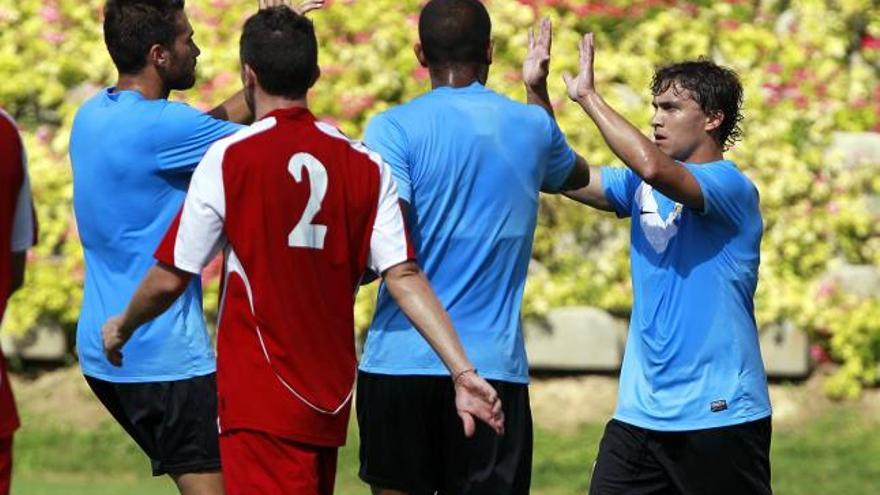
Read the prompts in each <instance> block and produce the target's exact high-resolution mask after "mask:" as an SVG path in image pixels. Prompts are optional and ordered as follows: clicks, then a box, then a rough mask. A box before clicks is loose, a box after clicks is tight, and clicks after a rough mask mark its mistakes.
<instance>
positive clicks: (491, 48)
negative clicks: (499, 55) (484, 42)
mask: <svg viewBox="0 0 880 495" xmlns="http://www.w3.org/2000/svg"><path fill="white" fill-rule="evenodd" d="M494 51H495V40H489V46H487V47H486V65H492V53H493V52H494Z"/></svg>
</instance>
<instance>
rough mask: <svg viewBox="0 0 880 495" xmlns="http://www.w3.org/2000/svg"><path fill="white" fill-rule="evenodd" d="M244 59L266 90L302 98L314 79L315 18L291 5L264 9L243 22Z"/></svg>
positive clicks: (242, 58)
mask: <svg viewBox="0 0 880 495" xmlns="http://www.w3.org/2000/svg"><path fill="white" fill-rule="evenodd" d="M240 53H241V62H242V64H247V65H249V66H250V67H251V69H253V70H254V72H255V73H256V74H257V80H259V82H260V87H262V88H263V89H264V90H265V91H266V92H267V93H269V94H271V95H275V96H284V97H287V98H294V99H295V98H301V97H302V96H305V94H306V92H308V90H309V87H310V86H311V85H312V83H313V82H314V76H315V69H316V68H317V67H318V40H317V39H316V38H315V27H314V25H312V21H310V20H308V19H306V18H305V17H303V16H301V15H299V14H297V13H296V12H294V11H293V10H291V9H290V8H289V7H285V6H279V7H273V8H269V9H263V10H260V11H259V12H257V13H256V14H254V15H252V16H251V17H250V18H249V19H248V20H247V22H245V23H244V30H243V31H242V33H241V46H240Z"/></svg>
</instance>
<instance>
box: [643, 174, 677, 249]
mask: <svg viewBox="0 0 880 495" xmlns="http://www.w3.org/2000/svg"><path fill="white" fill-rule="evenodd" d="M635 199H636V205H637V206H638V207H639V223H640V224H641V226H642V232H644V233H645V238H646V239H648V243H649V244H650V245H651V247H652V248H654V251H656V252H657V254H660V253H663V252H664V251H666V248H667V247H668V246H669V241H671V240H672V238H673V237H675V235H676V234H678V224H677V223H676V220H678V219H679V218H680V217H681V212H682V206H681V204H679V203H675V207H674V208H673V209H672V211H670V212H669V214H668V215H666V218H663V217H661V216H660V207H659V205H658V204H657V199H656V198H655V197H654V188H653V187H651V185H650V184H648V183H645V182H642V183H641V185H639V188H638V189H636V195H635Z"/></svg>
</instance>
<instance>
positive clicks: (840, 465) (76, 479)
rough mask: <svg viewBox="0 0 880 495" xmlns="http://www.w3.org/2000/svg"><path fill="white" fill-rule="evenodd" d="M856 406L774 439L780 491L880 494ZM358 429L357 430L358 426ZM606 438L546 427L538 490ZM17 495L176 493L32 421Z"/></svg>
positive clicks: (119, 446) (353, 478) (108, 428)
mask: <svg viewBox="0 0 880 495" xmlns="http://www.w3.org/2000/svg"><path fill="white" fill-rule="evenodd" d="M873 416H874V414H873V413H866V412H865V411H863V410H861V409H859V408H858V407H857V406H855V405H843V406H835V407H833V408H831V409H829V410H827V411H825V412H824V413H822V414H821V415H820V416H818V417H816V418H815V419H813V420H811V421H810V422H809V423H807V424H804V425H798V426H787V427H786V428H782V429H777V431H775V432H774V436H773V451H772V467H773V486H774V492H775V493H776V494H781V495H843V494H846V495H877V494H880V428H878V426H880V422H878V418H876V417H873ZM352 428H354V426H353V427H352ZM601 433H602V425H601V424H585V425H581V426H580V427H577V428H575V429H573V431H571V432H568V433H562V432H557V431H550V430H546V429H541V428H538V429H537V430H536V432H535V456H534V457H535V459H534V469H533V482H532V487H533V490H532V493H534V494H536V495H563V494H565V495H570V494H583V493H585V492H586V489H587V487H588V480H587V477H588V469H589V466H590V465H591V464H592V461H593V458H594V456H595V453H596V448H597V445H598V442H599V438H600V436H601ZM15 456H16V457H15V478H14V481H13V491H12V493H13V495H86V494H88V495H109V494H114V495H116V494H125V495H165V494H167V495H173V494H175V493H176V490H174V487H173V486H172V484H171V482H170V481H168V480H167V479H164V478H160V479H153V478H151V477H149V476H148V475H147V474H146V473H147V471H148V463H147V461H146V459H145V458H143V457H142V455H141V454H140V453H139V451H138V450H137V449H136V447H135V446H134V444H133V443H132V442H131V441H130V440H129V439H128V438H127V437H126V436H125V435H124V433H123V432H122V431H121V429H119V428H118V427H116V426H115V425H114V424H112V423H109V422H104V423H101V425H100V427H98V428H95V429H94V430H91V431H85V432H83V431H80V432H76V431H73V430H71V429H69V428H60V427H57V426H52V425H51V423H49V422H45V421H31V422H30V423H28V424H26V426H25V427H23V428H22V430H20V432H19V434H18V435H17V436H16V444H15ZM336 493H338V494H341V495H368V493H369V490H368V489H367V488H366V486H364V485H363V484H362V483H361V482H360V481H359V480H358V479H357V435H356V434H355V432H354V431H353V430H352V432H351V434H350V435H349V442H348V445H347V446H346V447H345V448H344V449H342V451H341V452H340V462H339V474H338V477H337V490H336Z"/></svg>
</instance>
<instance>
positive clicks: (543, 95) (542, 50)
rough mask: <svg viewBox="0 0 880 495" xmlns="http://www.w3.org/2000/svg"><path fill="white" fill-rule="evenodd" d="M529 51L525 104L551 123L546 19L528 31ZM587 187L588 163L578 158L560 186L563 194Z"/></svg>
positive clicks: (524, 71) (524, 70) (550, 27)
mask: <svg viewBox="0 0 880 495" xmlns="http://www.w3.org/2000/svg"><path fill="white" fill-rule="evenodd" d="M528 43H529V44H528V50H527V51H526V58H525V60H523V67H522V76H523V84H525V86H526V101H527V102H528V103H529V104H530V105H538V106H539V107H541V108H543V109H544V110H546V111H547V113H548V114H550V116H551V117H553V118H554V119H555V118H556V114H555V113H554V112H553V105H552V104H551V103H550V94H549V93H548V92H547V76H548V75H549V74H550V49H551V47H552V45H553V24H552V23H551V22H550V18H549V17H544V18H543V19H541V22H540V24H539V25H538V29H537V33H535V28H534V27H531V28H529V36H528ZM589 183H590V169H589V166H588V165H587V161H586V160H585V159H584V158H583V157H582V156H580V155H577V163H576V164H575V166H574V168H573V169H572V171H571V174H570V175H569V176H568V178H567V179H566V180H565V183H564V184H563V185H562V190H563V191H571V190H575V189H581V188H584V187H587V186H588V185H589Z"/></svg>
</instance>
